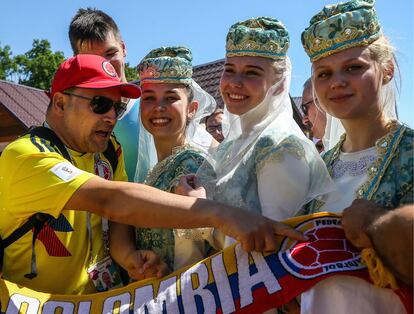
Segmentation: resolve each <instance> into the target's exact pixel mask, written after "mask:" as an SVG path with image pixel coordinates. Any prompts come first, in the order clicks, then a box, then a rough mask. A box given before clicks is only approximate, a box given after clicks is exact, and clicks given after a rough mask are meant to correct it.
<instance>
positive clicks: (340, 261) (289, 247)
mask: <svg viewBox="0 0 414 314" xmlns="http://www.w3.org/2000/svg"><path fill="white" fill-rule="evenodd" d="M296 229H297V230H299V231H301V232H303V233H304V234H305V235H307V236H308V237H309V240H308V241H307V242H300V243H298V242H297V241H294V240H291V239H288V238H285V239H284V241H283V242H282V245H281V249H280V251H279V253H278V257H279V261H280V263H281V264H282V265H283V267H284V268H285V269H286V271H288V272H289V273H290V274H292V275H293V276H295V277H298V278H302V279H310V278H315V277H319V276H321V275H324V274H328V273H331V272H340V271H355V270H359V269H363V268H365V265H363V264H362V263H361V256H360V252H359V251H358V250H357V249H355V248H354V247H353V246H352V244H351V243H350V242H349V241H348V240H346V238H345V234H344V231H343V229H342V226H341V220H340V218H338V217H318V218H312V219H310V220H307V221H305V222H303V223H302V224H300V225H298V226H297V227H296Z"/></svg>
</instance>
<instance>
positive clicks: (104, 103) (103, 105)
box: [64, 92, 127, 119]
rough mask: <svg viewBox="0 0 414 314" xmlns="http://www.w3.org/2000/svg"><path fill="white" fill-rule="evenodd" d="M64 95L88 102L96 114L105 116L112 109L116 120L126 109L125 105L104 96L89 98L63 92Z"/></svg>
mask: <svg viewBox="0 0 414 314" xmlns="http://www.w3.org/2000/svg"><path fill="white" fill-rule="evenodd" d="M64 94H66V95H71V96H75V97H79V98H83V99H87V100H90V103H89V105H90V106H91V108H92V111H93V112H94V113H97V114H105V113H107V112H108V111H109V110H111V109H112V107H113V108H114V109H115V115H116V118H117V119H119V117H121V116H122V115H123V114H124V112H125V110H126V108H127V104H126V103H124V102H117V101H113V100H112V99H110V98H108V97H104V96H94V97H92V98H90V97H86V96H82V95H77V94H73V93H69V92H64Z"/></svg>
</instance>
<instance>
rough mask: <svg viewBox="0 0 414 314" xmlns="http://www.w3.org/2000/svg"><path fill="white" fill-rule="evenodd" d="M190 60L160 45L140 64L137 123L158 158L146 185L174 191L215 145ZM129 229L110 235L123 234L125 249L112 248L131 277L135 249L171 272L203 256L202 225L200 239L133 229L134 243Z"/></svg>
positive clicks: (206, 100)
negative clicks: (153, 256) (204, 122)
mask: <svg viewBox="0 0 414 314" xmlns="http://www.w3.org/2000/svg"><path fill="white" fill-rule="evenodd" d="M191 61H192V55H191V52H190V50H188V49H187V48H185V47H161V48H158V49H154V50H152V51H151V52H150V53H149V54H148V55H147V56H146V57H145V58H144V59H143V60H142V61H141V62H140V63H139V65H138V75H139V79H140V86H141V90H142V95H141V102H140V106H141V108H140V109H141V122H142V125H143V127H144V128H145V130H146V132H149V133H150V134H151V135H152V137H153V140H154V144H155V146H154V147H153V149H154V150H155V152H156V155H157V158H158V163H157V164H156V165H154V167H153V168H152V170H151V171H150V172H149V174H148V176H147V178H146V180H145V184H148V185H151V186H153V187H156V188H158V189H161V190H164V191H169V192H172V193H174V190H175V187H176V185H177V184H178V183H179V180H180V177H181V176H185V175H191V174H195V173H196V172H197V170H198V168H199V167H200V165H202V164H203V163H208V162H207V158H208V150H209V149H211V146H217V145H218V143H217V142H216V141H215V140H214V139H213V138H212V136H211V135H210V134H209V133H208V132H207V131H205V129H204V128H203V127H202V126H201V125H200V124H199V122H200V120H201V118H203V117H205V116H208V115H210V114H211V113H212V112H213V111H214V108H215V107H216V103H215V101H214V98H213V97H212V96H210V95H209V94H207V93H206V92H204V91H203V90H202V89H201V88H200V87H199V86H198V85H197V83H196V82H194V81H193V80H192V78H191V77H192V64H191ZM143 131H144V130H141V132H140V134H141V133H144V132H143ZM138 155H139V156H138V165H139V161H140V154H138ZM144 157H145V156H144ZM137 169H139V167H137ZM138 176H139V174H138V173H137V174H136V177H138ZM154 219H156V213H154ZM114 229H115V231H114ZM128 229H129V228H128V227H127V226H121V225H116V226H115V228H112V229H111V233H112V234H111V236H112V237H118V236H121V237H124V238H125V241H126V242H125V244H124V245H123V246H125V247H114V248H113V251H112V254H113V255H114V258H115V260H116V261H117V262H118V263H119V264H120V265H121V266H122V267H124V268H125V269H126V270H127V271H128V272H129V273H130V275H131V274H134V272H135V269H130V267H129V265H132V264H131V263H128V259H127V258H126V257H127V256H133V254H134V253H133V252H134V251H135V250H136V248H137V249H140V250H142V249H144V250H154V251H155V252H156V253H157V254H158V255H159V257H160V259H161V260H162V261H164V262H165V263H166V264H167V265H168V268H169V269H170V270H176V269H179V268H182V267H184V266H187V265H189V264H192V263H195V262H197V261H200V260H202V259H204V258H205V257H206V255H207V249H208V243H207V242H206V241H205V240H204V239H203V238H202V237H201V233H202V232H203V229H198V231H197V232H198V234H199V238H197V239H195V238H194V237H193V238H192V239H189V238H188V237H186V235H185V233H186V232H185V230H181V229H178V230H173V229H150V228H137V229H136V230H135V235H136V237H135V238H136V239H135V240H136V244H134V243H133V241H132V240H131V237H129V238H128ZM117 243H119V241H117ZM135 279H139V278H135Z"/></svg>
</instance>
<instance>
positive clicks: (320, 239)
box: [0, 213, 412, 314]
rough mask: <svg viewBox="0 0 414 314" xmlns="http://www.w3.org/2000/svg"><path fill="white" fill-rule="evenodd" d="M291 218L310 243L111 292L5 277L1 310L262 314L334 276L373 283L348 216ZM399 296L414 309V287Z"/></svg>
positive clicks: (242, 255) (215, 261) (227, 254)
mask: <svg viewBox="0 0 414 314" xmlns="http://www.w3.org/2000/svg"><path fill="white" fill-rule="evenodd" d="M286 223H287V224H289V225H291V226H293V227H294V228H296V229H297V230H299V231H301V232H303V233H304V234H306V235H307V236H308V237H309V240H308V241H307V242H297V241H294V240H291V239H288V238H285V237H278V240H279V248H278V250H277V251H275V252H270V253H246V252H245V251H243V250H242V249H241V247H240V245H239V244H235V245H233V246H230V247H228V248H226V249H225V250H223V251H221V252H219V253H217V254H215V255H214V256H211V257H209V258H207V259H204V260H203V261H201V262H199V263H197V264H194V265H192V266H191V267H187V268H184V269H182V270H179V271H176V272H174V273H172V274H171V275H169V276H166V277H163V278H161V279H148V280H143V281H139V282H135V283H132V284H130V285H128V286H127V287H124V288H119V289H116V290H111V291H108V292H102V293H96V294H90V295H53V294H47V293H40V292H36V291H33V290H31V289H28V288H24V287H21V286H18V285H15V284H13V283H10V282H8V281H4V280H0V300H1V314H3V313H7V314H12V313H13V314H14V313H28V314H29V313H30V314H39V313H55V312H56V313H62V314H70V313H82V314H88V313H93V314H97V313H150V314H152V313H168V314H170V313H191V314H192V313H262V312H263V311H265V310H267V309H271V308H274V307H278V306H281V305H283V304H285V303H287V302H289V301H290V300H292V299H293V298H294V297H296V296H298V295H300V294H301V293H302V292H304V291H306V290H308V289H310V288H311V287H312V286H314V285H315V284H316V283H317V282H319V281H320V280H323V279H324V278H327V277H330V276H333V275H351V276H357V277H360V278H363V279H365V280H369V276H368V272H367V269H366V267H365V266H364V265H363V264H362V262H361V256H360V252H359V251H357V250H356V249H355V248H354V247H353V246H352V245H351V244H350V243H349V242H348V241H347V240H346V239H345V235H344V232H343V229H342V227H341V223H340V217H338V216H335V215H333V214H328V213H318V214H313V215H309V216H302V217H296V218H292V219H289V220H287V221H286ZM398 294H399V296H400V297H401V300H402V301H403V303H404V305H405V306H406V308H407V311H408V312H409V313H410V311H411V310H412V290H411V293H410V292H408V293H407V292H406V293H401V291H399V293H398Z"/></svg>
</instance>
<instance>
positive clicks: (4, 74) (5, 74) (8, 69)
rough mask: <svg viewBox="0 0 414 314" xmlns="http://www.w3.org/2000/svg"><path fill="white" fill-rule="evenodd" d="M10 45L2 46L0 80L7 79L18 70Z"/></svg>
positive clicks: (0, 52) (0, 48)
mask: <svg viewBox="0 0 414 314" xmlns="http://www.w3.org/2000/svg"><path fill="white" fill-rule="evenodd" d="M11 55H12V51H11V49H10V46H8V45H6V46H4V47H1V46H0V80H7V79H9V78H10V77H11V75H12V74H13V73H14V72H15V71H16V70H17V65H16V63H15V62H14V60H13V58H12V56H11Z"/></svg>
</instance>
